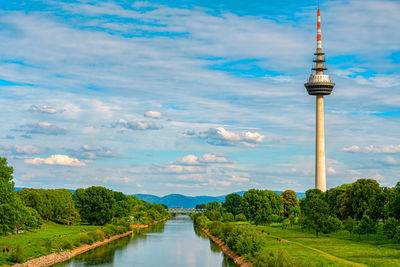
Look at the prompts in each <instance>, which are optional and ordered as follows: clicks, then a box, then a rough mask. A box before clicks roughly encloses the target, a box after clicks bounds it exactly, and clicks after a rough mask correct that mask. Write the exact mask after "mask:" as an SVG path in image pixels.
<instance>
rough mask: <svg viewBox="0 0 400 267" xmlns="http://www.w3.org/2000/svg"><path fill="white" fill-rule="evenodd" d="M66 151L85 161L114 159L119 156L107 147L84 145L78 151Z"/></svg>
mask: <svg viewBox="0 0 400 267" xmlns="http://www.w3.org/2000/svg"><path fill="white" fill-rule="evenodd" d="M66 151H67V152H68V154H71V155H73V156H75V157H77V158H84V159H101V158H113V157H116V156H117V155H116V153H114V152H113V151H112V150H111V149H109V148H107V147H94V146H89V145H83V146H82V147H80V148H79V149H77V150H73V149H66Z"/></svg>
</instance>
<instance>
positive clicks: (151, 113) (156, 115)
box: [144, 110, 162, 119]
mask: <svg viewBox="0 0 400 267" xmlns="http://www.w3.org/2000/svg"><path fill="white" fill-rule="evenodd" d="M144 116H145V117H148V118H153V119H159V118H161V117H162V114H161V112H159V111H154V110H148V111H146V112H145V113H144Z"/></svg>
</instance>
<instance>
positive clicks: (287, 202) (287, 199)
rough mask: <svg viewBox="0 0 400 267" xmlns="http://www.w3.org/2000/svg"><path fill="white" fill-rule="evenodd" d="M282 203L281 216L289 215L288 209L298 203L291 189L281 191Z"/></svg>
mask: <svg viewBox="0 0 400 267" xmlns="http://www.w3.org/2000/svg"><path fill="white" fill-rule="evenodd" d="M281 197H282V205H283V216H284V217H286V218H287V217H289V215H290V210H291V209H292V208H293V207H296V206H297V205H298V204H299V201H298V199H297V194H296V192H294V191H293V190H286V191H283V192H282V193H281Z"/></svg>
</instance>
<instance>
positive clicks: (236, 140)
mask: <svg viewBox="0 0 400 267" xmlns="http://www.w3.org/2000/svg"><path fill="white" fill-rule="evenodd" d="M182 137H187V138H191V137H197V138H200V139H204V140H206V141H207V143H209V144H212V145H216V146H238V145H242V146H246V147H256V146H257V145H259V144H260V143H262V141H263V140H264V135H262V134H260V133H257V132H249V131H248V132H242V133H240V134H238V133H235V132H231V131H228V130H226V129H225V128H223V127H216V128H210V129H208V131H205V132H200V133H198V134H196V133H195V132H187V133H186V134H184V135H183V136H182Z"/></svg>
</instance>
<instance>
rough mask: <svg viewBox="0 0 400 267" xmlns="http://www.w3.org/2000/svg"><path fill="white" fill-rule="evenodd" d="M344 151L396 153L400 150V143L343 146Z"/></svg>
mask: <svg viewBox="0 0 400 267" xmlns="http://www.w3.org/2000/svg"><path fill="white" fill-rule="evenodd" d="M343 151H344V152H353V153H365V154H368V153H371V154H395V153H399V152H400V145H369V146H365V147H359V146H350V147H345V148H343Z"/></svg>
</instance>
